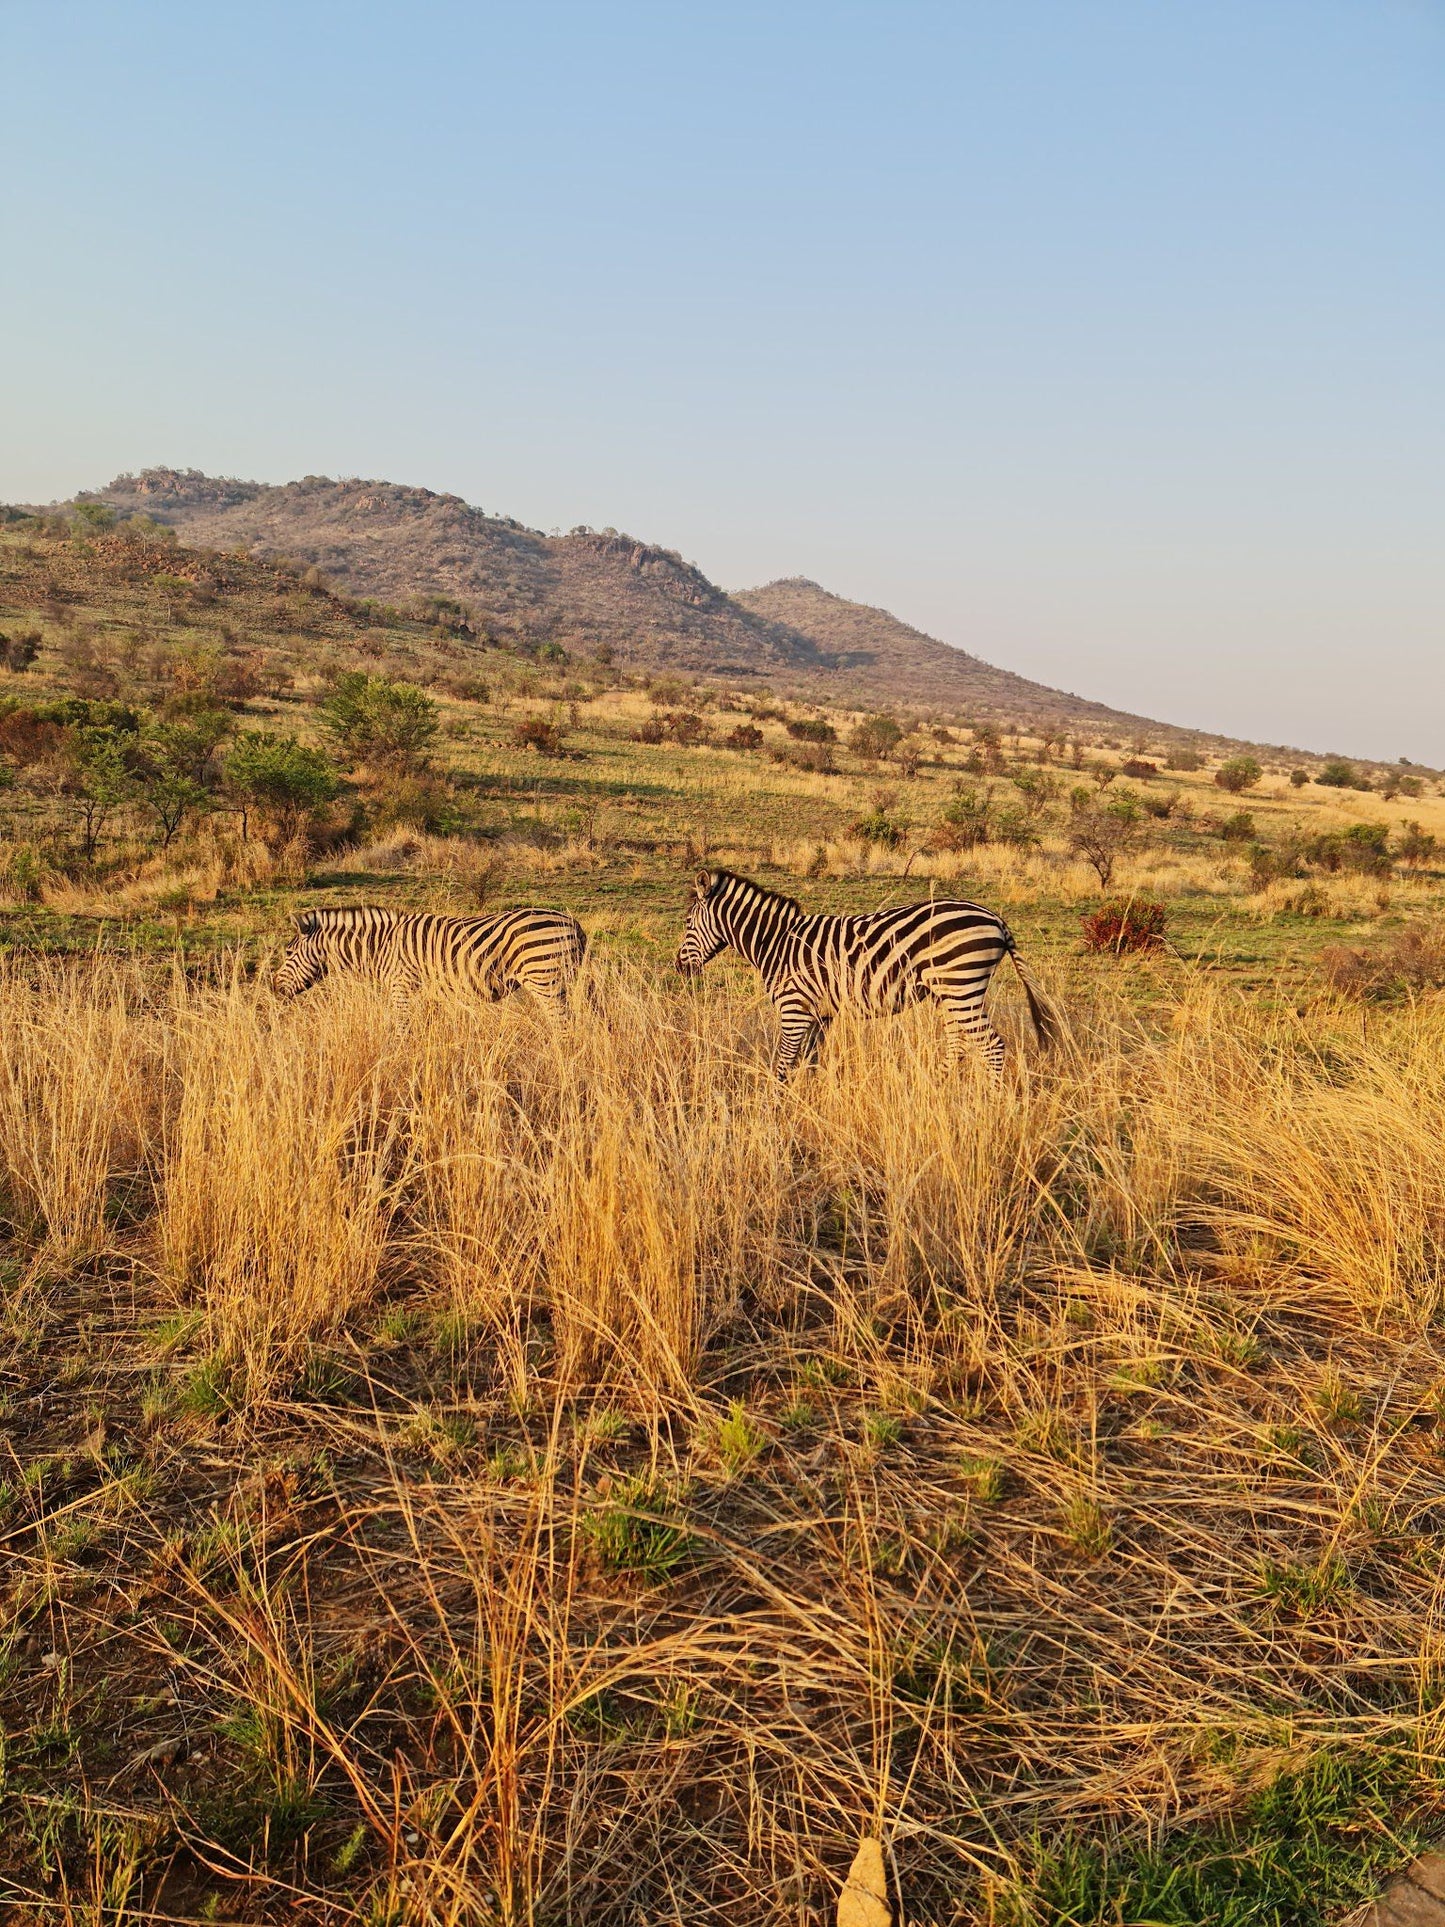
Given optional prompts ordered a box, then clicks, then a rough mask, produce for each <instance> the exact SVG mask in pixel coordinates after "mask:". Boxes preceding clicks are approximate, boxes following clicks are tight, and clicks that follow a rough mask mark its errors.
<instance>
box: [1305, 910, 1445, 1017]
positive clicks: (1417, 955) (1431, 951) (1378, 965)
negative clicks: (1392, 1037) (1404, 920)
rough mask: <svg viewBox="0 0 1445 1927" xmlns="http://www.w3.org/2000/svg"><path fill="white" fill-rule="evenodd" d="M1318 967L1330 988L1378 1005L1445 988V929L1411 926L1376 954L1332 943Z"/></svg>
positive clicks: (1323, 954) (1323, 953)
mask: <svg viewBox="0 0 1445 1927" xmlns="http://www.w3.org/2000/svg"><path fill="white" fill-rule="evenodd" d="M1320 969H1321V971H1322V972H1323V974H1324V978H1325V982H1326V983H1327V984H1329V986H1330V988H1331V989H1332V990H1337V991H1339V992H1340V993H1341V994H1342V995H1343V996H1346V997H1360V998H1364V999H1366V1000H1369V1001H1375V1002H1387V1001H1389V1000H1390V999H1392V998H1398V997H1407V996H1412V995H1415V994H1417V993H1418V992H1420V991H1422V990H1440V989H1445V926H1442V925H1440V924H1412V925H1411V926H1410V927H1409V928H1408V929H1406V930H1402V931H1400V933H1399V934H1398V936H1395V937H1392V938H1391V939H1390V941H1389V942H1388V943H1386V944H1382V945H1380V946H1379V947H1377V948H1375V949H1373V950H1371V949H1363V948H1360V949H1357V948H1355V947H1353V946H1352V945H1349V944H1331V945H1330V946H1329V948H1328V949H1326V950H1323V951H1321V953H1320Z"/></svg>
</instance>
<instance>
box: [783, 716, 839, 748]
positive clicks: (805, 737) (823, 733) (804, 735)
mask: <svg viewBox="0 0 1445 1927" xmlns="http://www.w3.org/2000/svg"><path fill="white" fill-rule="evenodd" d="M785 728H786V729H787V732H788V734H789V735H790V736H791V737H792V738H793V740H794V741H795V742H798V743H836V742H837V740H838V732H837V730H836V729H834V727H833V725H832V724H831V723H825V722H823V721H822V720H821V718H819V719H816V720H815V719H814V718H812V717H804V718H803V720H802V721H800V722H790V723H787V724H785Z"/></svg>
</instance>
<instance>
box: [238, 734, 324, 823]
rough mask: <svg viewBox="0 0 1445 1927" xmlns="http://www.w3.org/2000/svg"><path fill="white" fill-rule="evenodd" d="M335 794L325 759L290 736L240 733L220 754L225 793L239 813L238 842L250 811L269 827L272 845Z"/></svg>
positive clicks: (247, 821) (320, 752)
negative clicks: (272, 832) (273, 836)
mask: <svg viewBox="0 0 1445 1927" xmlns="http://www.w3.org/2000/svg"><path fill="white" fill-rule="evenodd" d="M340 789H341V779H340V777H339V776H338V775H337V773H336V770H335V768H334V766H333V764H332V762H331V759H330V758H329V757H328V756H326V755H325V754H324V753H323V752H322V751H321V750H319V749H309V748H307V747H306V746H305V745H304V744H302V743H298V742H297V740H296V738H295V737H294V736H267V735H264V734H263V733H262V732H261V731H260V730H255V729H248V730H244V731H243V732H242V733H241V734H240V735H239V736H238V737H237V738H236V740H235V742H234V743H232V745H231V747H230V749H229V750H228V751H227V754H226V768H225V790H226V794H227V796H228V797H229V798H230V800H231V802H232V803H233V804H234V806H235V807H236V809H237V810H238V811H239V812H240V817H241V835H242V838H243V839H244V838H245V837H247V836H248V835H249V833H250V817H251V814H252V813H253V812H254V813H256V814H258V815H260V816H263V817H265V818H266V819H267V820H268V821H269V822H270V823H271V824H272V825H273V826H274V829H275V832H276V837H277V841H278V842H281V843H289V842H290V841H291V840H292V838H293V837H294V836H296V834H297V833H298V831H299V830H300V829H301V826H302V825H303V823H305V821H306V820H307V818H308V817H311V816H314V815H315V813H316V812H317V811H318V810H321V809H324V808H325V807H326V805H327V804H328V803H332V802H334V801H335V800H336V797H337V795H338V793H339V791H340Z"/></svg>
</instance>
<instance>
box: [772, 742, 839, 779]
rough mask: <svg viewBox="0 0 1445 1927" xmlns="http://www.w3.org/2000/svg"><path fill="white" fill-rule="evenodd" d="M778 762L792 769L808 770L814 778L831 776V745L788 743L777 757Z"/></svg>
mask: <svg viewBox="0 0 1445 1927" xmlns="http://www.w3.org/2000/svg"><path fill="white" fill-rule="evenodd" d="M778 761H779V762H783V763H789V764H791V765H792V767H793V768H794V769H804V770H810V771H811V772H812V773H813V775H815V776H831V775H832V774H833V745H832V744H831V743H790V744H789V745H788V747H787V749H786V750H783V751H782V752H781V753H779V755H778Z"/></svg>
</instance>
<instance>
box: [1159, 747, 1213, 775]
mask: <svg viewBox="0 0 1445 1927" xmlns="http://www.w3.org/2000/svg"><path fill="white" fill-rule="evenodd" d="M1164 767H1165V769H1177V770H1196V769H1203V768H1204V758H1203V757H1202V756H1201V755H1200V754H1199V751H1198V750H1197V749H1183V748H1180V749H1171V750H1170V752H1169V754H1168V755H1167V756H1166V757H1165V758H1164Z"/></svg>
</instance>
